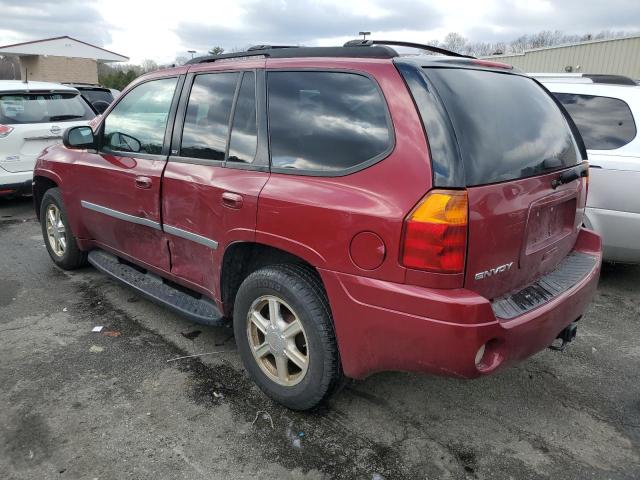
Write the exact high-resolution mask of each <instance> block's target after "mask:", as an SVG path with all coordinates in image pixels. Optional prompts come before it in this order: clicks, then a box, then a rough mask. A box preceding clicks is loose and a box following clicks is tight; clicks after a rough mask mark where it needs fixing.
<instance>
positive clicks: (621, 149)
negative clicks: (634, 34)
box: [530, 73, 640, 263]
mask: <svg viewBox="0 0 640 480" xmlns="http://www.w3.org/2000/svg"><path fill="white" fill-rule="evenodd" d="M530 75H532V76H534V77H536V78H537V79H538V80H539V81H540V82H542V83H543V84H544V85H545V86H546V87H547V88H548V89H549V90H550V91H551V92H553V94H554V95H555V96H556V98H557V99H558V100H559V101H560V102H561V103H562V104H563V105H564V107H565V108H566V109H567V111H568V112H569V113H570V114H571V117H572V118H573V120H574V122H575V123H576V126H577V127H578V129H579V130H580V133H581V134H582V138H583V139H584V143H585V145H586V147H587V151H588V154H589V164H590V165H591V168H590V171H589V174H590V175H589V176H590V178H589V196H588V198H587V210H586V216H585V224H586V225H587V227H589V228H592V229H594V230H595V231H596V232H598V233H599V234H600V235H601V236H602V242H603V254H604V259H605V260H608V261H613V262H627V263H640V135H638V132H637V131H638V128H639V125H640V86H638V85H637V84H636V83H635V82H634V81H633V80H631V79H629V78H626V77H621V76H616V75H585V74H537V73H532V74H530Z"/></svg>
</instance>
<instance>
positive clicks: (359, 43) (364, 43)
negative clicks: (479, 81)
mask: <svg viewBox="0 0 640 480" xmlns="http://www.w3.org/2000/svg"><path fill="white" fill-rule="evenodd" d="M373 45H391V46H395V47H410V48H417V49H418V50H425V51H427V52H433V53H439V54H441V55H446V56H448V57H462V58H476V57H472V56H471V55H463V54H461V53H457V52H453V51H451V50H447V49H446V48H440V47H434V46H432V45H425V44H422V43H414V42H402V41H397V40H349V41H348V42H347V43H345V44H344V46H345V47H371V46H373Z"/></svg>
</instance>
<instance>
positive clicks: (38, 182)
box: [33, 177, 58, 220]
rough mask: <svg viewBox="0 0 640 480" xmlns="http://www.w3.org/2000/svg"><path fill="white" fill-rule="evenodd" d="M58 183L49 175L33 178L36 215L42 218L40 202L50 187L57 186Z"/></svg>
mask: <svg viewBox="0 0 640 480" xmlns="http://www.w3.org/2000/svg"><path fill="white" fill-rule="evenodd" d="M57 186H58V184H57V183H56V182H54V181H53V180H51V179H49V178H47V177H34V178H33V204H34V207H35V209H36V217H38V220H40V204H41V203H42V197H44V194H45V192H46V191H47V190H49V189H50V188H56V187H57Z"/></svg>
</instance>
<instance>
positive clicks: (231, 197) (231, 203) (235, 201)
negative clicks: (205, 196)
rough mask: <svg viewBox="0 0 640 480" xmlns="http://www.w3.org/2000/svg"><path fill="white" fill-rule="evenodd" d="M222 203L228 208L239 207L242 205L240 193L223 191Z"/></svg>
mask: <svg viewBox="0 0 640 480" xmlns="http://www.w3.org/2000/svg"><path fill="white" fill-rule="evenodd" d="M222 205H224V206H225V207H228V208H236V209H237V208H241V207H242V195H238V194H237V193H232V192H224V193H223V194H222Z"/></svg>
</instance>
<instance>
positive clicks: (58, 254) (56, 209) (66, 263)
mask: <svg viewBox="0 0 640 480" xmlns="http://www.w3.org/2000/svg"><path fill="white" fill-rule="evenodd" d="M40 226H41V227H42V236H43V237H44V243H45V245H46V247H47V251H48V252H49V256H50V257H51V260H53V263H55V264H56V265H58V266H59V267H60V268H62V269H64V270H75V269H77V268H80V267H83V266H85V265H86V264H87V254H86V253H85V252H83V251H81V250H80V249H79V248H78V245H77V243H76V239H75V237H74V236H73V233H72V232H71V228H70V227H69V220H68V217H67V212H66V210H65V208H64V203H63V202H62V194H61V193H60V189H58V188H50V189H49V190H47V191H46V192H45V194H44V196H43V197H42V202H41V203H40Z"/></svg>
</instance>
